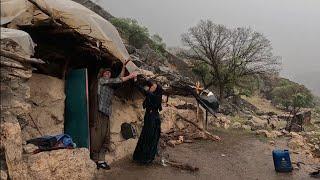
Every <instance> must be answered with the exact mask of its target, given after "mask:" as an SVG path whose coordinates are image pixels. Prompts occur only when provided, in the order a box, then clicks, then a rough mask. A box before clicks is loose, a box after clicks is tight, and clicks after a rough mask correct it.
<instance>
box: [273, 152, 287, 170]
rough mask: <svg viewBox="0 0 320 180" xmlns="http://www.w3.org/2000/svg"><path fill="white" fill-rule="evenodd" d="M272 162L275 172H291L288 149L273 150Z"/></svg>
mask: <svg viewBox="0 0 320 180" xmlns="http://www.w3.org/2000/svg"><path fill="white" fill-rule="evenodd" d="M272 156H273V163H274V168H275V170H276V171H277V172H291V171H292V164H291V160H290V154H289V151H288V150H273V151H272Z"/></svg>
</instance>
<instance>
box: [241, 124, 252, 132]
mask: <svg viewBox="0 0 320 180" xmlns="http://www.w3.org/2000/svg"><path fill="white" fill-rule="evenodd" d="M241 129H244V130H246V131H250V130H251V126H249V125H245V124H243V125H242V126H241Z"/></svg>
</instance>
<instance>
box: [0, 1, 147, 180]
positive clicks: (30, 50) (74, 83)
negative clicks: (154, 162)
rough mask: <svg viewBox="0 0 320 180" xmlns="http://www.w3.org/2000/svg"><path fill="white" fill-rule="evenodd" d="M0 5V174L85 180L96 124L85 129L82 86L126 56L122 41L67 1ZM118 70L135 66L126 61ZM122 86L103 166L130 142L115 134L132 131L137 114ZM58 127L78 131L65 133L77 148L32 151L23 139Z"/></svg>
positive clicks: (87, 92)
mask: <svg viewBox="0 0 320 180" xmlns="http://www.w3.org/2000/svg"><path fill="white" fill-rule="evenodd" d="M1 9H3V10H4V12H2V13H1V146H0V148H1V154H0V157H1V162H0V163H1V179H7V178H10V179H92V178H93V177H94V173H95V169H96V166H95V163H94V162H93V161H92V160H90V151H92V148H91V147H92V143H94V141H95V140H96V136H95V128H99V127H96V126H92V127H90V126H89V124H90V123H92V122H93V124H94V122H95V119H93V118H92V116H91V114H92V113H95V112H96V111H97V109H95V108H92V107H96V106H92V104H93V103H95V102H93V101H90V99H91V96H92V95H91V94H92V89H90V87H91V86H92V82H93V81H94V80H96V79H97V74H98V71H99V69H100V68H104V67H112V69H113V71H114V72H113V74H115V75H117V74H118V73H120V71H119V70H120V69H121V68H122V66H123V64H124V62H126V61H127V60H128V59H129V57H130V56H129V54H128V53H127V51H126V48H125V46H124V44H123V43H122V39H121V38H120V36H119V34H118V32H117V30H116V29H115V27H113V26H112V25H111V24H110V23H109V22H108V21H107V20H105V19H103V18H102V17H100V16H99V15H97V14H96V13H94V12H92V11H91V10H89V9H87V8H85V7H83V6H82V5H80V4H77V3H75V2H73V1H70V0H55V1H52V0H30V1H25V0H11V1H6V0H4V1H1ZM126 70H127V73H129V72H132V71H135V70H138V68H137V67H136V66H135V64H134V63H132V62H129V63H126ZM130 87H132V83H130V82H128V83H125V84H123V85H121V86H118V87H115V89H116V94H115V97H114V99H113V102H112V103H113V104H112V106H113V112H112V117H111V118H110V121H109V122H108V123H109V128H110V131H109V132H110V133H109V134H108V136H109V138H110V144H109V146H110V148H109V152H108V153H107V155H106V157H105V159H106V160H107V161H108V162H109V163H111V162H113V161H115V160H118V159H120V158H123V157H124V156H127V155H129V154H131V153H132V152H133V150H134V147H135V145H136V142H137V139H128V140H126V139H124V138H123V137H122V136H121V133H120V131H121V124H122V123H125V122H126V123H130V124H132V125H133V127H135V128H136V129H137V130H138V131H139V128H140V127H141V120H142V118H143V114H142V108H141V107H140V104H141V101H142V98H141V97H142V96H141V95H140V94H139V93H136V92H135V91H132V90H130V89H132V88H130ZM94 88H96V87H94ZM77 108H78V109H77ZM66 124H68V127H69V128H70V129H73V132H75V134H77V133H78V134H81V136H76V135H74V137H73V138H74V141H76V143H77V145H78V148H76V149H71V150H70V149H62V150H55V151H50V152H41V153H38V154H32V148H33V147H32V146H30V145H26V140H28V139H31V138H35V137H41V136H45V135H56V134H61V133H64V132H65V131H66ZM62 161H63V163H61V162H62ZM75 172H76V173H75Z"/></svg>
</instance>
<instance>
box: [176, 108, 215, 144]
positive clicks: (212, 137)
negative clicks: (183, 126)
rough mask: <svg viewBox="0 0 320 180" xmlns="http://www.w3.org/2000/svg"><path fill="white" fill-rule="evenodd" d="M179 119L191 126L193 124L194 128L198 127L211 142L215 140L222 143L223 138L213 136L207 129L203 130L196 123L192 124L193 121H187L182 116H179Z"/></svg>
mask: <svg viewBox="0 0 320 180" xmlns="http://www.w3.org/2000/svg"><path fill="white" fill-rule="evenodd" d="M177 117H178V118H179V119H181V120H183V121H186V122H188V123H190V124H192V125H193V126H194V127H196V128H197V129H198V130H200V131H202V132H204V133H205V134H206V135H207V136H208V137H209V138H210V139H211V140H214V141H220V140H221V138H220V137H219V136H216V135H213V134H211V133H209V132H208V131H206V130H205V129H203V128H201V127H200V126H199V125H198V124H196V123H195V122H192V121H191V120H189V119H186V118H184V117H182V116H181V115H179V114H177Z"/></svg>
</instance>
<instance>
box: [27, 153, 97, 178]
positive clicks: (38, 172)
mask: <svg viewBox="0 0 320 180" xmlns="http://www.w3.org/2000/svg"><path fill="white" fill-rule="evenodd" d="M27 165H28V172H29V173H28V174H29V176H30V179H42V180H55V179H56V180H60V179H93V178H94V175H95V172H96V169H97V167H96V164H95V163H94V162H93V161H92V160H91V159H90V153H89V150H88V149H86V148H80V149H60V150H54V151H49V152H41V153H38V154H34V155H31V156H29V157H28V160H27Z"/></svg>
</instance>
